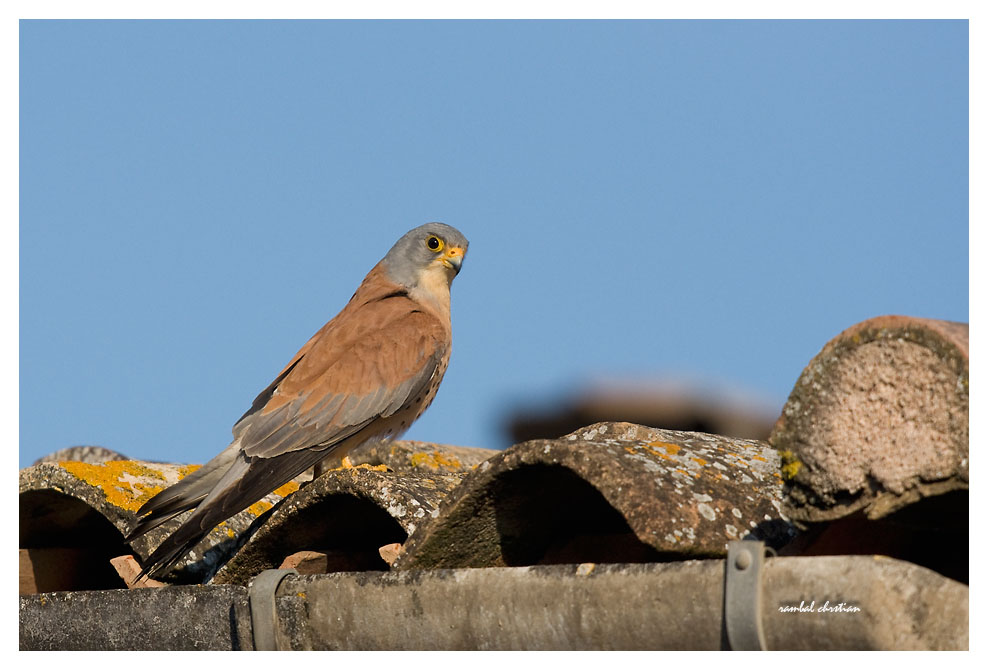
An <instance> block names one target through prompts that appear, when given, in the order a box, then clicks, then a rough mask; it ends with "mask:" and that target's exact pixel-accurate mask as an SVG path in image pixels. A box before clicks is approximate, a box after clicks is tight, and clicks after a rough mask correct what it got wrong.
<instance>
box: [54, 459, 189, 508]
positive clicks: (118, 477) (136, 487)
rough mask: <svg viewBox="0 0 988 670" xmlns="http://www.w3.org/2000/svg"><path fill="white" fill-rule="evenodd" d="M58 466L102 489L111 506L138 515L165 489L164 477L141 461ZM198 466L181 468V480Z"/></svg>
mask: <svg viewBox="0 0 988 670" xmlns="http://www.w3.org/2000/svg"><path fill="white" fill-rule="evenodd" d="M58 465H59V467H61V468H62V469H63V470H65V471H66V472H68V473H69V474H71V475H72V476H74V477H76V478H77V479H79V480H81V481H83V482H85V483H87V484H89V485H90V486H95V487H96V488H98V489H99V490H101V491H102V492H103V495H104V496H105V497H106V501H107V502H108V503H110V504H111V505H114V506H115V507H119V508H121V509H125V510H129V511H131V512H136V511H137V510H138V508H140V506H141V505H142V504H143V503H144V502H145V501H147V500H148V499H149V498H151V496H153V495H155V494H156V493H158V492H160V491H162V490H163V489H164V488H165V487H164V483H165V482H166V480H165V476H164V475H163V474H162V473H161V472H160V471H158V470H155V469H154V468H152V467H149V466H148V465H147V464H145V463H141V462H140V461H109V462H106V463H82V462H80V461H62V462H61V463H59V464H58ZM199 467H200V466H198V465H189V466H185V467H184V468H181V469H180V470H179V471H178V474H179V478H182V477H185V476H186V475H188V474H189V473H190V472H193V471H194V470H196V469H198V468H199ZM149 480H150V481H149ZM157 482H162V484H158V483H157Z"/></svg>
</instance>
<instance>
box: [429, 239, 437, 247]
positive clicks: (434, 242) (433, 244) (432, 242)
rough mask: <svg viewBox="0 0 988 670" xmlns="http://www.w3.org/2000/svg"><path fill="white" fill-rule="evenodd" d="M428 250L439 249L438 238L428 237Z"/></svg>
mask: <svg viewBox="0 0 988 670" xmlns="http://www.w3.org/2000/svg"><path fill="white" fill-rule="evenodd" d="M429 248H430V249H438V248H439V238H436V237H430V238H429Z"/></svg>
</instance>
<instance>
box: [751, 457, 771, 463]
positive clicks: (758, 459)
mask: <svg viewBox="0 0 988 670" xmlns="http://www.w3.org/2000/svg"><path fill="white" fill-rule="evenodd" d="M751 458H752V460H755V461H761V462H763V463H768V459H767V458H765V457H764V456H752V457H751Z"/></svg>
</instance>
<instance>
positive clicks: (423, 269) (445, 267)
mask: <svg viewBox="0 0 988 670" xmlns="http://www.w3.org/2000/svg"><path fill="white" fill-rule="evenodd" d="M469 244H470V243H469V242H467V238H466V237H464V236H463V233H461V232H460V231H458V230H457V229H456V228H454V227H453V226H447V225H446V224H445V223H427V224H425V225H424V226H419V227H418V228H413V229H412V230H410V231H408V232H407V233H405V234H404V235H403V236H402V237H401V239H400V240H398V241H397V242H395V245H394V246H393V247H391V251H389V252H388V254H387V255H386V256H385V257H384V260H383V261H382V263H383V264H384V268H385V270H386V271H387V273H388V276H389V277H390V278H391V279H392V280H393V281H394V282H396V283H398V284H401V285H403V286H407V287H410V288H411V287H416V286H419V285H421V284H423V283H432V282H435V281H437V280H442V281H445V283H446V286H447V287H448V286H449V285H450V284H451V283H452V282H453V278H454V277H455V276H456V274H457V273H458V272H459V271H460V266H461V265H462V264H463V257H464V256H466V254H467V247H468V246H469Z"/></svg>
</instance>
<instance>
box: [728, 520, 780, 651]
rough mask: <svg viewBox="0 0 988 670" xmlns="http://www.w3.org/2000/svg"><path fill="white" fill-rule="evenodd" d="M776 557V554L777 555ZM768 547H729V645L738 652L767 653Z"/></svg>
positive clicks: (743, 543)
mask: <svg viewBox="0 0 988 670" xmlns="http://www.w3.org/2000/svg"><path fill="white" fill-rule="evenodd" d="M769 551H771V549H769ZM773 553H774V552H773ZM764 562H765V543H764V542H761V541H760V540H745V541H741V542H728V543H727V562H726V565H725V567H724V625H725V628H726V629H727V643H728V645H729V648H730V649H733V650H736V651H765V650H766V649H767V647H766V646H765V633H764V632H763V631H762V566H763V564H764Z"/></svg>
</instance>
